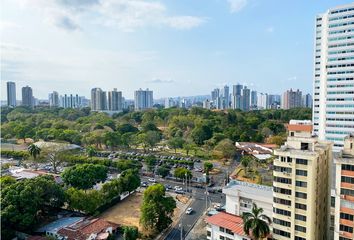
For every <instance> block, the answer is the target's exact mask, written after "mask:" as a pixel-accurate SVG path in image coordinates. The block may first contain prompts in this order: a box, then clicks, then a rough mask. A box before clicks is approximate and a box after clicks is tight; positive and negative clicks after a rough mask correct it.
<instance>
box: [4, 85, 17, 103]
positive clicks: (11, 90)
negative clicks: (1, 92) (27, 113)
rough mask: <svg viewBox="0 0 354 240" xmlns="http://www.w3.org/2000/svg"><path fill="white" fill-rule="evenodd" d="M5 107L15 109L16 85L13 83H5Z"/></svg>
mask: <svg viewBox="0 0 354 240" xmlns="http://www.w3.org/2000/svg"><path fill="white" fill-rule="evenodd" d="M6 87H7V106H9V107H16V84H15V83H14V82H7V83H6Z"/></svg>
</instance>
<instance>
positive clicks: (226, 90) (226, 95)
mask: <svg viewBox="0 0 354 240" xmlns="http://www.w3.org/2000/svg"><path fill="white" fill-rule="evenodd" d="M222 97H223V109H228V108H229V106H230V91H229V86H227V85H225V86H224V88H223V92H222Z"/></svg>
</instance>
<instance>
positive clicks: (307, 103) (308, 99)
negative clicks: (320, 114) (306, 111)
mask: <svg viewBox="0 0 354 240" xmlns="http://www.w3.org/2000/svg"><path fill="white" fill-rule="evenodd" d="M302 106H303V107H306V108H312V96H311V94H309V93H308V94H306V95H303V96H302Z"/></svg>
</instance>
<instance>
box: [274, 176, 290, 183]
mask: <svg viewBox="0 0 354 240" xmlns="http://www.w3.org/2000/svg"><path fill="white" fill-rule="evenodd" d="M274 181H275V182H279V183H285V184H291V179H290V178H282V177H274Z"/></svg>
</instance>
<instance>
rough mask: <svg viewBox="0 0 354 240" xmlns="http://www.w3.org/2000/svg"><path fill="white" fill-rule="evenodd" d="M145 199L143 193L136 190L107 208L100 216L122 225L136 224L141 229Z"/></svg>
mask: <svg viewBox="0 0 354 240" xmlns="http://www.w3.org/2000/svg"><path fill="white" fill-rule="evenodd" d="M142 201H143V193H139V192H136V193H134V194H132V195H131V196H129V197H127V198H126V199H124V200H123V201H121V202H119V203H118V204H116V205H115V206H113V207H111V208H109V209H107V210H106V211H105V212H104V213H102V214H101V216H100V217H102V218H104V219H106V220H108V221H110V222H113V223H117V224H120V225H128V226H136V227H138V228H139V230H140V231H141V230H142V228H141V226H140V224H139V218H140V206H141V203H142Z"/></svg>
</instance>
